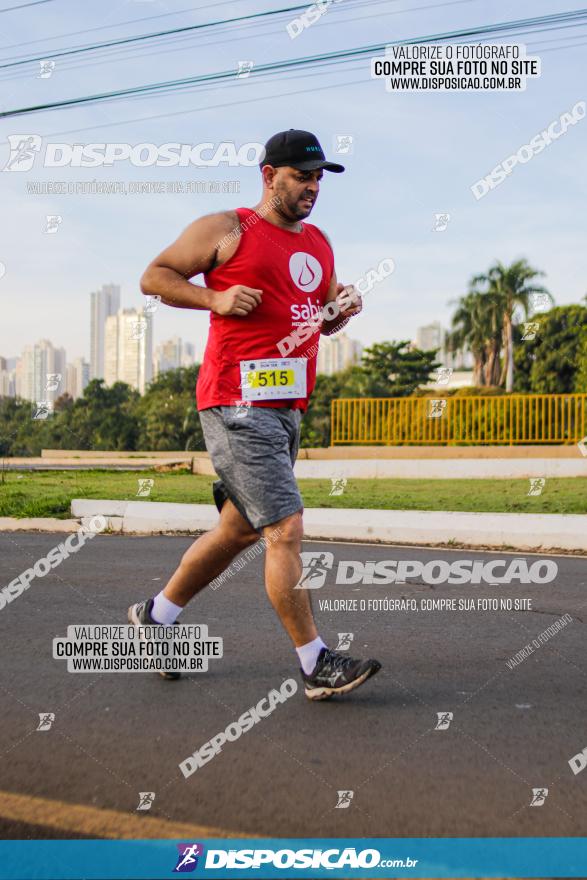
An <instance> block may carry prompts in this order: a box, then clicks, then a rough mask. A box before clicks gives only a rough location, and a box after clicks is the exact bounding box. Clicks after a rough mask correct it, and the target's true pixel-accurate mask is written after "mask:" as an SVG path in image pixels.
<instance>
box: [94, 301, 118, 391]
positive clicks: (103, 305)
mask: <svg viewBox="0 0 587 880" xmlns="http://www.w3.org/2000/svg"><path fill="white" fill-rule="evenodd" d="M119 309H120V286H119V285H118V284H103V285H102V289H101V290H97V291H94V292H93V293H91V294H90V378H91V379H103V378H104V369H105V367H104V332H105V327H106V319H107V318H108V317H109V316H110V315H115V314H116V313H117V312H118V310H119Z"/></svg>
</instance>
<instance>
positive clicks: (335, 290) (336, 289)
mask: <svg viewBox="0 0 587 880" xmlns="http://www.w3.org/2000/svg"><path fill="white" fill-rule="evenodd" d="M329 302H336V304H337V306H338V314H337V315H335V316H334V318H332V319H331V320H324V321H323V322H322V326H321V328H320V333H321V334H322V335H323V336H331V335H332V334H333V333H338V331H339V330H342V328H343V327H345V326H346V325H347V324H348V322H349V321H350V319H351V318H352V317H353V315H358V314H359V312H360V311H361V309H362V308H363V304H362V302H361V297H360V296H359V294H358V293H357V291H356V290H355V288H354V287H353V286H352V285H348V286H347V287H345V285H344V284H339V282H338V281H337V278H336V272H333V273H332V278H331V279H330V286H329V288H328V293H327V294H326V301H325V303H324V306H326V304H327V303H329ZM329 311H330V310H329Z"/></svg>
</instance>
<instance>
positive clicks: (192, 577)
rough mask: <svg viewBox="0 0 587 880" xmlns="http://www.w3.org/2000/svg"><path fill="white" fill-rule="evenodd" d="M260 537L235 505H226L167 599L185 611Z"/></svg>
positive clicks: (187, 557)
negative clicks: (190, 602) (184, 608)
mask: <svg viewBox="0 0 587 880" xmlns="http://www.w3.org/2000/svg"><path fill="white" fill-rule="evenodd" d="M259 537H260V535H259V533H258V532H255V531H254V530H253V529H252V528H251V526H250V525H249V523H248V522H247V521H246V519H244V517H243V516H241V514H240V513H239V512H238V510H237V509H236V507H235V506H234V504H233V503H232V501H229V500H227V501H225V502H224V504H223V505H222V510H221V512H220V519H219V521H218V524H217V525H216V526H215V527H214V528H213V529H211V530H210V531H209V532H205V533H204V534H203V535H201V536H200V537H199V538H198V539H197V540H196V541H194V543H193V544H192V546H191V547H189V548H188V550H186V552H185V553H184V555H183V557H182V559H181V562H180V563H179V566H178V568H177V570H176V571H175V573H174V574H173V575H172V576H171V578H170V580H169V582H168V583H167V586H166V587H165V589H164V591H163V595H164V596H165V598H166V599H169V601H170V602H173V603H174V604H175V605H180V606H181V607H182V608H183V607H184V605H187V603H188V602H189V601H190V599H192V598H193V597H194V596H195V595H196V593H199V592H200V590H203V589H204V587H206V586H207V585H208V584H209V583H210V582H211V581H213V580H214V578H215V577H218V575H219V574H221V573H222V572H223V571H224V570H225V568H227V567H228V565H229V564H230V563H231V562H232V560H233V559H234V557H235V556H237V555H238V554H239V553H241V552H242V551H243V550H245V549H246V548H247V547H250V546H251V544H255V543H256V542H257V541H258V540H259Z"/></svg>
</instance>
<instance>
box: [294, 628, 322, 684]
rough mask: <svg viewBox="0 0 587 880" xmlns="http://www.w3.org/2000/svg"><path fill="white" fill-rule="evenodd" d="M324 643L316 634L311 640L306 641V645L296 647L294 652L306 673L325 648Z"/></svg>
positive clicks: (312, 667)
mask: <svg viewBox="0 0 587 880" xmlns="http://www.w3.org/2000/svg"><path fill="white" fill-rule="evenodd" d="M325 647H326V645H325V644H324V642H323V641H322V639H321V638H320V636H317V637H316V638H315V639H314V641H313V642H308V644H307V645H302V647H301V648H296V654H297V655H298V657H299V658H300V664H301V667H302V669H303V670H304V672H305V673H306V675H309V674H310V673H311V672H312V670H313V669H314V666H315V665H316V661H317V660H318V654H319V653H320V651H321V650H322V648H325Z"/></svg>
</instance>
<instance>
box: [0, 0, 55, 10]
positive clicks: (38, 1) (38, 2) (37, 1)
mask: <svg viewBox="0 0 587 880" xmlns="http://www.w3.org/2000/svg"><path fill="white" fill-rule="evenodd" d="M53 2H54V0H33V2H31V3H21V5H20V6H6V7H5V8H4V9H0V12H14V11H15V10H17V9H26V8H27V6H40V5H41V4H42V3H53Z"/></svg>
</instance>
